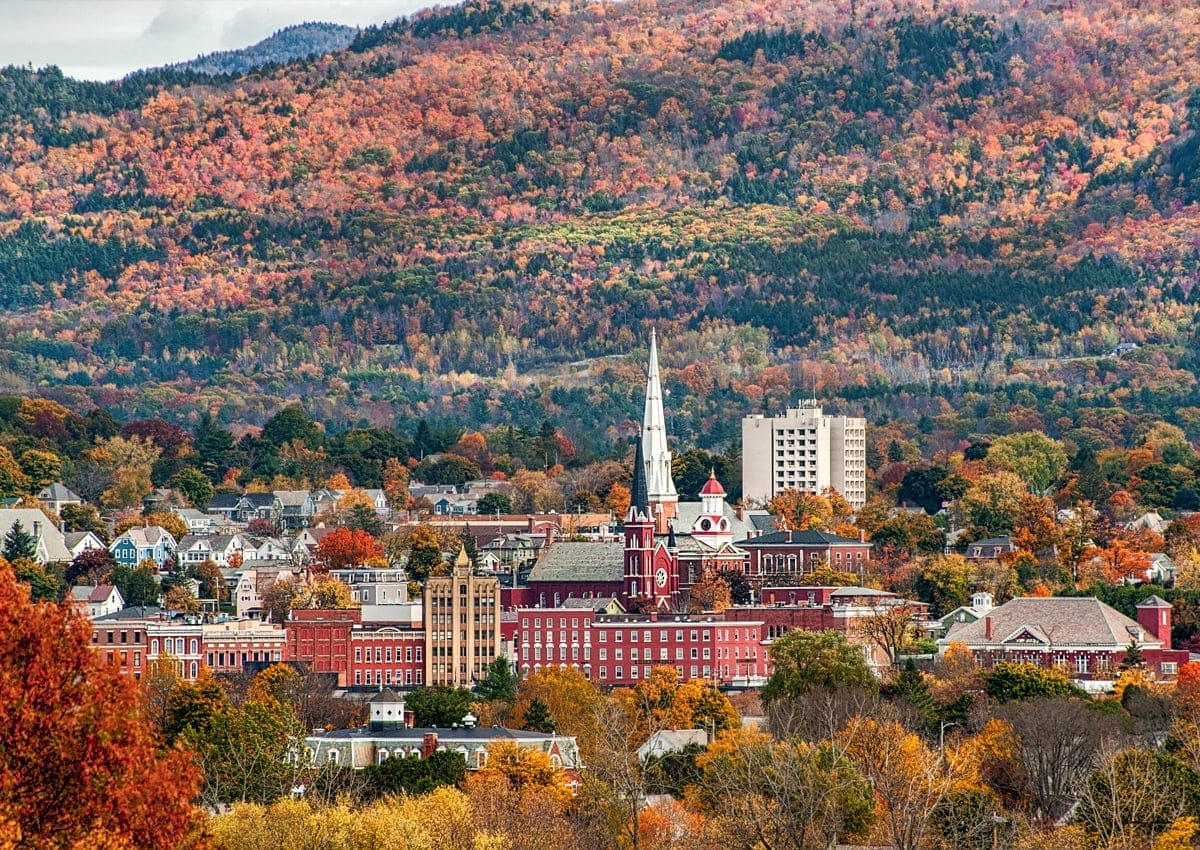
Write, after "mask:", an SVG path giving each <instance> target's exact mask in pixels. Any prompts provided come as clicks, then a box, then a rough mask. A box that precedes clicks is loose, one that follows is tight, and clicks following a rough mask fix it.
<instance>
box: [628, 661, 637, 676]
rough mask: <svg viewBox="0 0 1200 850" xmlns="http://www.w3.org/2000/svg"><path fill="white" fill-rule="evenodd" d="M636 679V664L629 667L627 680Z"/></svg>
mask: <svg viewBox="0 0 1200 850" xmlns="http://www.w3.org/2000/svg"><path fill="white" fill-rule="evenodd" d="M637 677H638V668H637V665H636V664H631V665H629V678H631V679H636V678H637Z"/></svg>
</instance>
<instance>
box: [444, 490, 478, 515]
mask: <svg viewBox="0 0 1200 850" xmlns="http://www.w3.org/2000/svg"><path fill="white" fill-rule="evenodd" d="M433 512H434V513H435V514H437V515H438V516H474V515H475V514H478V513H479V506H478V503H477V501H476V500H475V499H471V498H468V497H466V496H458V495H454V496H442V497H441V498H440V499H438V500H437V501H436V502H434V503H433Z"/></svg>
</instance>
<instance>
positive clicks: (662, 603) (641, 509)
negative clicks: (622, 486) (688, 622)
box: [623, 439, 679, 610]
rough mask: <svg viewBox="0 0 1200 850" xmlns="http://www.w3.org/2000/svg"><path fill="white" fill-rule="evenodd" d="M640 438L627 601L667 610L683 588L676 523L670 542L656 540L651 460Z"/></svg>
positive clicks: (628, 541) (629, 517)
mask: <svg viewBox="0 0 1200 850" xmlns="http://www.w3.org/2000/svg"><path fill="white" fill-rule="evenodd" d="M644 442H645V440H644V439H641V440H637V441H635V445H634V453H633V489H632V492H631V493H630V501H629V512H628V513H627V514H626V515H625V579H624V586H623V591H624V597H625V599H624V600H623V602H624V603H625V607H626V608H628V609H629V610H637V609H641V610H665V609H670V608H671V607H672V605H673V603H674V600H675V595H676V593H677V592H678V591H679V557H678V553H677V552H676V551H675V549H676V548H677V547H676V546H675V539H674V537H675V535H674V527H673V526H669V527H668V528H669V534H670V538H669V540H668V542H667V544H666V545H664V544H662V543H659V542H657V541H656V540H655V536H654V525H655V519H654V514H653V513H652V508H651V505H652V502H651V497H650V494H649V489H648V484H647V480H648V477H649V476H647V474H646V469H647V464H646V458H645V454H644V453H643V449H642V446H643V445H644Z"/></svg>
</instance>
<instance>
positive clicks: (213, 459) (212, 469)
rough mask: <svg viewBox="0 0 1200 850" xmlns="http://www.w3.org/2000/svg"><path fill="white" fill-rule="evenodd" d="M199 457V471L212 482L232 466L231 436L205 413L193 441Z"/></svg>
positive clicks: (221, 476) (218, 479)
mask: <svg viewBox="0 0 1200 850" xmlns="http://www.w3.org/2000/svg"><path fill="white" fill-rule="evenodd" d="M193 444H194V445H195V447H196V454H197V455H199V466H200V470H201V471H202V472H203V473H204V474H205V475H207V476H208V477H209V478H210V479H211V480H213V481H220V480H221V479H222V478H223V477H224V476H225V473H226V472H227V471H228V470H229V467H230V466H232V465H233V459H234V451H233V434H231V433H230V432H229V431H226V430H225V429H224V428H222V427H220V426H219V425H217V423H216V422H214V421H213V419H212V417H211V416H210V415H209V414H207V413H205V414H204V417H203V418H202V419H201V420H200V424H199V425H198V426H197V427H196V435H195V439H194V440H193Z"/></svg>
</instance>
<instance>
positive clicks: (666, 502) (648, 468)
mask: <svg viewBox="0 0 1200 850" xmlns="http://www.w3.org/2000/svg"><path fill="white" fill-rule="evenodd" d="M642 457H643V463H644V465H645V473H646V491H647V495H648V497H649V502H648V504H649V507H650V514H649V517H650V519H651V520H652V521H653V523H654V527H655V530H656V531H657V532H658V533H659V534H666V533H667V528H668V526H669V525H670V521H671V520H673V519H674V518H675V517H676V516H678V503H679V494H678V493H676V492H675V481H674V479H673V478H672V477H671V450H670V449H669V448H667V422H666V415H665V414H664V413H663V394H662V383H661V382H660V380H659V374H658V340H657V338H656V335H655V332H654V330H653V328H652V329H651V330H650V363H649V365H648V368H647V371H646V410H645V415H644V416H643V417H642Z"/></svg>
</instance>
